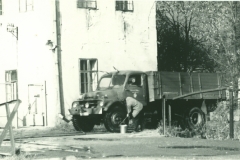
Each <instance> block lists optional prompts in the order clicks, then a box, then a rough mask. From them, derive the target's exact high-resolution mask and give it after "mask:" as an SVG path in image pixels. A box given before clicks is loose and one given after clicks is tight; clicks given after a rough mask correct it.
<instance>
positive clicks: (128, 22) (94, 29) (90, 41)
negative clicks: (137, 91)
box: [60, 0, 157, 109]
mask: <svg viewBox="0 0 240 160" xmlns="http://www.w3.org/2000/svg"><path fill="white" fill-rule="evenodd" d="M60 5H61V8H60V10H61V13H62V14H61V16H62V17H61V21H62V59H63V60H62V63H63V66H62V68H63V77H64V78H63V83H64V97H65V108H66V109H68V108H70V107H71V103H72V101H73V100H74V99H76V98H78V96H79V67H78V59H79V58H97V59H98V66H99V70H102V71H112V70H114V69H113V66H115V67H116V68H117V69H118V70H142V71H147V70H154V71H156V70H157V46H156V45H157V40H156V25H155V14H156V11H155V1H154V0H135V1H134V11H133V12H122V11H115V1H113V0H97V6H98V7H97V9H96V10H89V9H80V8H77V6H76V1H75V0H73V1H69V0H62V1H60ZM66 6H68V7H66ZM124 26H125V27H124ZM124 28H125V29H124Z"/></svg>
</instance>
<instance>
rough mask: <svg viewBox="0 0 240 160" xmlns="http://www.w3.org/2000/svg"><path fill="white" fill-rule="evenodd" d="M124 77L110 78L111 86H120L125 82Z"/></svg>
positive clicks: (115, 76)
mask: <svg viewBox="0 0 240 160" xmlns="http://www.w3.org/2000/svg"><path fill="white" fill-rule="evenodd" d="M125 79H126V75H118V74H117V75H114V76H113V77H112V83H111V86H122V85H123V84H124V82H125Z"/></svg>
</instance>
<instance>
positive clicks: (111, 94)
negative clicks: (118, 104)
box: [82, 88, 123, 100]
mask: <svg viewBox="0 0 240 160" xmlns="http://www.w3.org/2000/svg"><path fill="white" fill-rule="evenodd" d="M103 98H104V99H110V100H117V99H122V98H123V88H119V89H106V90H97V91H94V92H88V93H85V94H84V95H83V99H82V100H87V99H103Z"/></svg>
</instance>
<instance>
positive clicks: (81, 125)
mask: <svg viewBox="0 0 240 160" xmlns="http://www.w3.org/2000/svg"><path fill="white" fill-rule="evenodd" d="M72 122H73V127H74V128H75V130H76V131H81V130H82V131H83V132H90V131H92V129H93V127H94V123H93V122H92V120H91V119H90V118H89V117H81V116H78V115H74V116H73V119H72Z"/></svg>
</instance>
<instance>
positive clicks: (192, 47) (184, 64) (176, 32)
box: [157, 1, 214, 71]
mask: <svg viewBox="0 0 240 160" xmlns="http://www.w3.org/2000/svg"><path fill="white" fill-rule="evenodd" d="M199 6H201V4H200V2H190V1H188V2H186V1H184V2H180V1H177V2H174V1H169V2H166V1H163V2H162V1H159V2H157V33H158V64H159V65H158V68H159V70H168V71H188V70H190V71H192V70H195V69H196V68H203V69H204V70H208V71H213V69H214V63H213V60H211V59H210V58H209V56H208V55H207V52H208V50H207V49H206V48H205V47H204V46H203V40H204V38H203V37H205V35H204V34H202V33H201V32H200V30H199V28H198V27H199V21H201V18H199V17H202V15H203V14H204V13H203V12H200V11H199Z"/></svg>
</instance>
